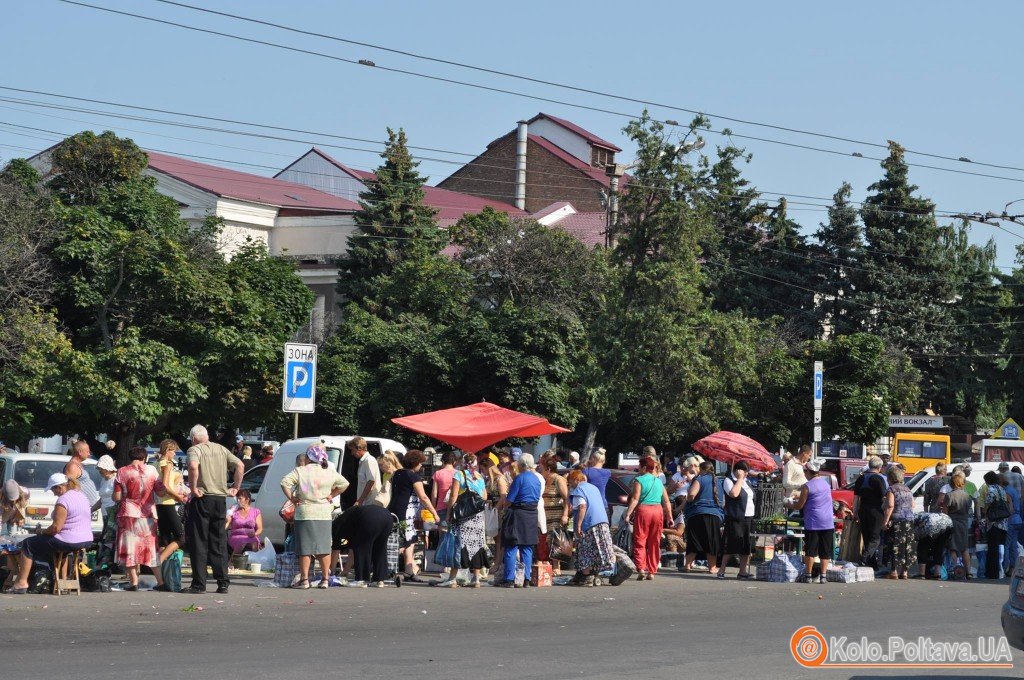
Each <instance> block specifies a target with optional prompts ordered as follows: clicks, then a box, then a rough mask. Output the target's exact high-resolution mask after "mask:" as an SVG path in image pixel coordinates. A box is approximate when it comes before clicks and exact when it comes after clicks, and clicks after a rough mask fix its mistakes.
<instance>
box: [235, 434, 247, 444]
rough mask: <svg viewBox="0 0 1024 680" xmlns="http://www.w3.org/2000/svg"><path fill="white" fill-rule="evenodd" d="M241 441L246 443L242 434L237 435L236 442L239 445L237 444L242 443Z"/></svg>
mask: <svg viewBox="0 0 1024 680" xmlns="http://www.w3.org/2000/svg"><path fill="white" fill-rule="evenodd" d="M241 441H245V437H243V436H242V435H240V434H239V435H235V442H236V443H237V442H241Z"/></svg>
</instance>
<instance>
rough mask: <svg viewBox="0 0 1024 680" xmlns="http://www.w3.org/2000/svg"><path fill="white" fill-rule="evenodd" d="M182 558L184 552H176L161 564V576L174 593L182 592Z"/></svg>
mask: <svg viewBox="0 0 1024 680" xmlns="http://www.w3.org/2000/svg"><path fill="white" fill-rule="evenodd" d="M181 557H182V551H180V550H175V551H174V552H172V553H171V554H170V555H168V556H167V559H166V560H164V561H163V562H161V563H160V576H162V577H163V579H164V585H165V586H167V589H168V590H170V591H171V592H172V593H179V592H181Z"/></svg>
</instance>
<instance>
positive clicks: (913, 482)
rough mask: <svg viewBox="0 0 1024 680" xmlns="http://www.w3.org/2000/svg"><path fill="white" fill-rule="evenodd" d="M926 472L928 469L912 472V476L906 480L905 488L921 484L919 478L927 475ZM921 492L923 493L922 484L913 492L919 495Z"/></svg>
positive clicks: (912, 487)
mask: <svg viewBox="0 0 1024 680" xmlns="http://www.w3.org/2000/svg"><path fill="white" fill-rule="evenodd" d="M928 472H929V470H919V471H918V472H916V473H914V476H913V477H911V478H910V479H908V480H907V481H906V485H907V488H908V489H914V487H915V486H917V485H918V484H921V480H922V479H924V478H925V477H926V476H928ZM922 493H924V485H923V484H922V485H921V488H920V489H917V491H916V492H914V495H915V496H920V495H921V494H922Z"/></svg>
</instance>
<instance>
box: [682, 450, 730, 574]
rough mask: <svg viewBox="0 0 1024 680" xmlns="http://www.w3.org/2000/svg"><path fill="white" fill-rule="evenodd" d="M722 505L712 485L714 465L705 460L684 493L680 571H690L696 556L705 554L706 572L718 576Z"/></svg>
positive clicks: (716, 490) (716, 487) (714, 483)
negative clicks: (681, 568) (684, 556)
mask: <svg viewBox="0 0 1024 680" xmlns="http://www.w3.org/2000/svg"><path fill="white" fill-rule="evenodd" d="M724 514H725V513H723V512H722V504H721V500H720V498H719V493H718V484H717V483H716V482H715V464H714V463H712V462H711V461H708V460H706V461H704V462H703V463H701V464H700V467H699V468H698V470H697V477H696V478H695V479H694V480H693V481H692V482H690V488H689V490H688V491H687V492H686V507H685V508H684V509H683V517H684V518H685V519H686V561H685V562H684V564H683V571H684V572H687V571H690V570H691V569H692V568H693V561H694V560H695V559H696V558H697V553H699V552H702V553H704V555H705V557H706V558H707V560H708V567H709V572H710V573H711V574H713V575H717V574H718V552H719V548H720V547H721V545H722V519H723V517H724Z"/></svg>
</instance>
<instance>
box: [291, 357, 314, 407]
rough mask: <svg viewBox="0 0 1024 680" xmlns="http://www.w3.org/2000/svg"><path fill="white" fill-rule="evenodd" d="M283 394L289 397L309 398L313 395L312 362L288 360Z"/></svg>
mask: <svg viewBox="0 0 1024 680" xmlns="http://www.w3.org/2000/svg"><path fill="white" fill-rule="evenodd" d="M285 394H287V395H288V397H289V398H290V399H309V398H310V397H312V396H313V362H311V361H289V362H288V382H287V384H286V386H285Z"/></svg>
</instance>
